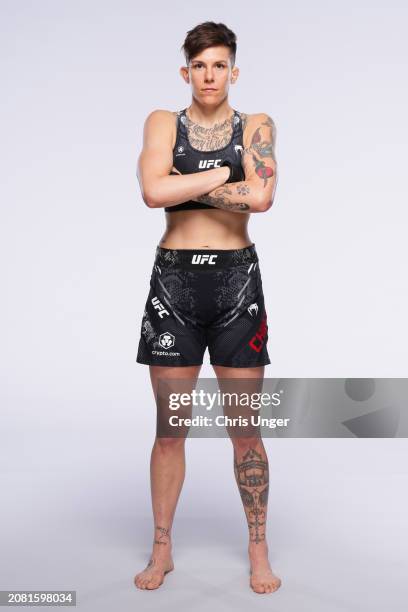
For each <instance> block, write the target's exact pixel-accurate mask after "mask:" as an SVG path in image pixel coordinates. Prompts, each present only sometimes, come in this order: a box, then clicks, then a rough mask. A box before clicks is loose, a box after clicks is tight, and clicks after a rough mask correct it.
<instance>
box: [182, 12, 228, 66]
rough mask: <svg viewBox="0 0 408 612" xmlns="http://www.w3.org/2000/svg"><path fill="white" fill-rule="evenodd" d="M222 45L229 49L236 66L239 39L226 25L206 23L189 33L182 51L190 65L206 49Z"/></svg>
mask: <svg viewBox="0 0 408 612" xmlns="http://www.w3.org/2000/svg"><path fill="white" fill-rule="evenodd" d="M221 45H222V46H225V47H228V48H229V50H230V55H231V63H232V65H234V64H235V56H236V53H237V37H236V36H235V34H234V32H233V31H232V30H230V29H229V28H227V26H226V25H225V24H224V23H215V22H214V21H205V22H204V23H200V24H199V25H197V26H196V27H195V28H193V29H192V30H189V31H188V32H187V36H186V39H185V41H184V44H183V45H182V47H181V49H182V51H183V53H184V55H185V58H186V63H187V64H188V63H189V62H190V60H191V59H193V58H194V57H195V56H196V55H198V54H199V53H201V51H204V49H208V47H218V46H221Z"/></svg>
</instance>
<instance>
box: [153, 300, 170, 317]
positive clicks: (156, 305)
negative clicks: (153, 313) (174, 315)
mask: <svg viewBox="0 0 408 612" xmlns="http://www.w3.org/2000/svg"><path fill="white" fill-rule="evenodd" d="M152 304H153V306H154V308H155V309H156V310H157V312H158V315H159V317H160V318H161V319H162V318H163V317H164V316H165V315H167V316H169V315H170V313H169V311H168V310H166V309H165V307H164V306H163V304H162V303H161V301H160V300H159V298H158V297H157V296H156V295H155V296H154V298H152Z"/></svg>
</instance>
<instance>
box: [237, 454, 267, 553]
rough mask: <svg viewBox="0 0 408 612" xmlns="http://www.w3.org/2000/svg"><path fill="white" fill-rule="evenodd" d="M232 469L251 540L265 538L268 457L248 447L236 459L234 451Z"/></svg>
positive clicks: (257, 541)
mask: <svg viewBox="0 0 408 612" xmlns="http://www.w3.org/2000/svg"><path fill="white" fill-rule="evenodd" d="M234 471H235V478H236V480H237V484H238V488H239V492H240V494H241V499H242V503H243V504H244V510H245V514H246V517H247V521H248V527H249V537H250V541H251V542H255V543H256V544H259V542H262V541H264V540H265V524H266V511H267V505H268V491H269V471H268V458H267V456H266V455H265V454H264V453H263V455H262V454H261V452H257V451H256V450H255V449H254V448H250V449H249V450H248V451H247V452H246V453H245V454H244V456H243V457H242V459H241V461H238V458H237V452H236V451H234Z"/></svg>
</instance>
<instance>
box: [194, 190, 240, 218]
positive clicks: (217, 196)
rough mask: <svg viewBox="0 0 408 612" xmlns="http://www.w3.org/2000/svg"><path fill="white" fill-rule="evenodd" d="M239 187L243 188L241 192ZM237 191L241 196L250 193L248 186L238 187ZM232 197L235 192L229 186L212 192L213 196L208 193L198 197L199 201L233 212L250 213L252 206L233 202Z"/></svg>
mask: <svg viewBox="0 0 408 612" xmlns="http://www.w3.org/2000/svg"><path fill="white" fill-rule="evenodd" d="M239 187H241V191H239ZM235 191H236V193H238V195H241V196H243V195H248V194H249V192H250V191H249V187H248V186H246V185H238V187H237V188H236V189H235ZM231 196H234V191H233V190H232V189H231V187H229V186H228V185H223V186H222V187H219V188H218V189H215V190H214V191H212V192H211V194H209V193H206V194H204V195H201V196H198V198H197V201H198V202H204V203H205V204H211V206H215V207H216V208H221V209H222V210H229V211H232V212H248V211H249V210H250V205H249V204H247V203H246V202H231V201H230V198H231Z"/></svg>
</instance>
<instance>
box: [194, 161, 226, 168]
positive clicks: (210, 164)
mask: <svg viewBox="0 0 408 612" xmlns="http://www.w3.org/2000/svg"><path fill="white" fill-rule="evenodd" d="M221 162H222V159H200V162H199V164H198V167H199V168H219V167H220V164H221Z"/></svg>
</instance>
